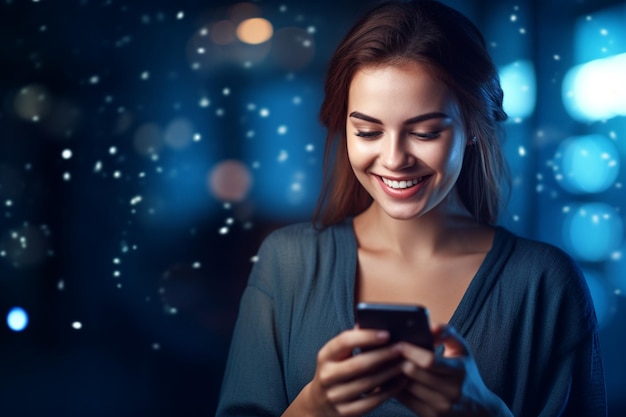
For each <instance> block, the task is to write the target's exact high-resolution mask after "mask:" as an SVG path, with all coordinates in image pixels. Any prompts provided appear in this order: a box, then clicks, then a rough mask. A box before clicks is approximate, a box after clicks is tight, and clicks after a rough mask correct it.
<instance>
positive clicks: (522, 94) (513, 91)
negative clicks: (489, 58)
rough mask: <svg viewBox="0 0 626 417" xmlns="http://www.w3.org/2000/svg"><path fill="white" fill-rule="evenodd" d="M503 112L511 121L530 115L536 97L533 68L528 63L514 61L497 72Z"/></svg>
mask: <svg viewBox="0 0 626 417" xmlns="http://www.w3.org/2000/svg"><path fill="white" fill-rule="evenodd" d="M499 74H500V84H501V85H502V90H504V102H503V105H504V110H505V111H506V112H507V114H508V115H509V117H510V118H511V119H512V120H515V119H523V118H525V117H528V116H530V115H532V113H533V111H534V110H535V103H536V97H537V80H536V78H535V68H534V66H533V64H532V62H530V61H524V60H520V61H515V62H513V63H511V64H509V65H506V66H504V67H502V68H500V70H499Z"/></svg>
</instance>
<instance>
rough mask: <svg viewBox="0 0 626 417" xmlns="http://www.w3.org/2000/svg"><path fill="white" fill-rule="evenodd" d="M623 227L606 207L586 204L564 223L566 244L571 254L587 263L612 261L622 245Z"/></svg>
mask: <svg viewBox="0 0 626 417" xmlns="http://www.w3.org/2000/svg"><path fill="white" fill-rule="evenodd" d="M623 238H624V223H623V221H622V219H621V217H620V216H619V214H618V213H617V212H616V210H615V209H614V208H613V207H611V206H609V205H608V204H606V203H586V204H583V205H581V206H580V207H578V209H576V210H572V211H570V212H569V213H568V215H567V216H566V218H565V221H564V222H563V240H564V242H565V245H566V246H567V248H568V249H569V251H570V252H571V253H572V254H573V255H574V256H576V257H577V258H579V259H581V260H583V261H588V262H600V261H604V260H607V259H609V258H610V256H611V254H612V253H613V252H615V251H616V250H617V249H618V248H619V246H620V245H621V244H622V240H623Z"/></svg>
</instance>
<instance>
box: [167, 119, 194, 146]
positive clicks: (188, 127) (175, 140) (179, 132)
mask: <svg viewBox="0 0 626 417" xmlns="http://www.w3.org/2000/svg"><path fill="white" fill-rule="evenodd" d="M193 133H194V128H193V125H192V124H191V121H189V120H188V119H186V118H182V117H179V118H176V119H174V120H172V121H171V122H170V123H169V124H168V125H167V128H166V129H165V134H164V141H165V143H166V144H167V145H168V146H170V147H171V148H173V149H178V150H179V149H184V148H186V147H187V146H189V145H190V144H191V142H192V141H193Z"/></svg>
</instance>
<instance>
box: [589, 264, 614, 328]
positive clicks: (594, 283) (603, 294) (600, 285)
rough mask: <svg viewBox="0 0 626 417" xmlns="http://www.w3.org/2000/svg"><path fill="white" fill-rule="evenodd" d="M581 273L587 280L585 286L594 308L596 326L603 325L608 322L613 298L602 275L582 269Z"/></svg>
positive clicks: (611, 312)
mask: <svg viewBox="0 0 626 417" xmlns="http://www.w3.org/2000/svg"><path fill="white" fill-rule="evenodd" d="M583 274H584V276H585V280H586V281H587V286H588V287H589V293H590V294H591V299H592V300H593V306H594V308H595V310H596V317H597V319H598V326H600V327H604V326H606V325H607V324H608V322H609V321H610V319H611V317H612V315H613V308H612V304H613V299H612V298H611V293H610V291H609V288H607V284H606V282H605V280H604V279H603V277H602V275H600V274H598V273H597V272H595V271H590V270H583Z"/></svg>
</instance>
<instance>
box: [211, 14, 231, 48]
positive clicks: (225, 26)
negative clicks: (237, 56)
mask: <svg viewBox="0 0 626 417" xmlns="http://www.w3.org/2000/svg"><path fill="white" fill-rule="evenodd" d="M210 34H211V35H210V36H211V40H212V41H213V42H214V43H216V44H218V45H229V44H231V43H233V42H234V41H235V40H236V36H235V25H234V24H233V22H231V21H230V20H220V21H219V22H215V23H214V24H213V26H211V30H210Z"/></svg>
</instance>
